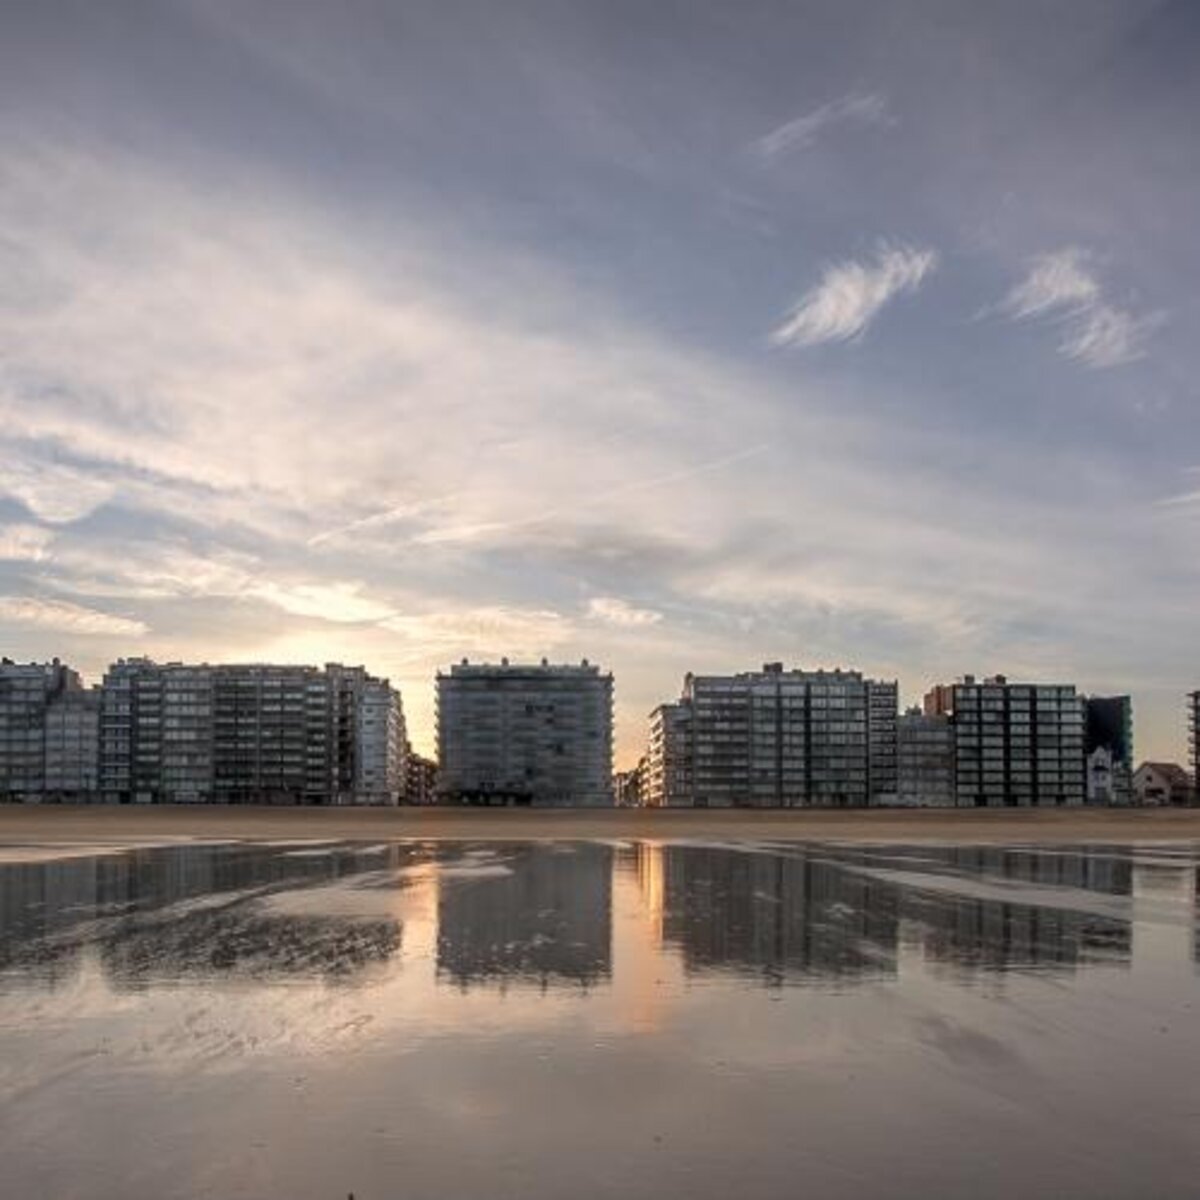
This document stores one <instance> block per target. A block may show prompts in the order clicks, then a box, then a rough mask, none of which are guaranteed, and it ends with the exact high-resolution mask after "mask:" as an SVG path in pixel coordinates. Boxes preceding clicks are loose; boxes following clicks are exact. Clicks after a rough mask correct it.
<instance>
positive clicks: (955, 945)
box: [903, 846, 1133, 971]
mask: <svg viewBox="0 0 1200 1200" xmlns="http://www.w3.org/2000/svg"><path fill="white" fill-rule="evenodd" d="M921 853H922V855H923V856H926V857H932V858H934V859H935V862H936V864H937V866H936V869H937V870H938V872H939V874H944V875H947V876H949V878H951V879H958V880H962V881H963V886H964V891H963V892H959V893H945V892H938V891H931V890H923V889H922V888H921V886H920V881H919V880H914V886H913V887H911V888H906V889H905V897H904V906H903V912H904V917H905V920H906V922H911V923H912V927H913V929H914V932H915V936H917V937H918V938H919V939H920V942H921V945H922V949H923V953H924V957H925V959H926V960H927V961H929V962H934V963H939V964H943V965H948V966H954V967H959V968H977V969H982V970H998V971H1004V970H1022V969H1032V968H1045V967H1063V968H1071V967H1075V966H1080V965H1087V964H1091V963H1100V962H1104V963H1109V964H1112V963H1125V964H1127V963H1128V961H1129V955H1130V950H1131V945H1132V933H1131V925H1130V922H1129V920H1128V919H1126V918H1124V917H1121V916H1115V915H1114V916H1106V915H1104V914H1102V913H1097V912H1091V911H1086V906H1087V898H1086V896H1084V897H1081V898H1079V899H1077V900H1076V901H1075V903H1076V904H1078V905H1079V907H1078V908H1076V907H1072V896H1071V891H1070V890H1067V889H1072V890H1075V891H1077V892H1084V893H1089V892H1090V893H1097V894H1098V895H1100V896H1114V897H1128V896H1129V895H1130V892H1131V890H1132V870H1133V868H1132V859H1131V857H1130V855H1129V853H1128V852H1127V851H1125V852H1110V851H1098V852H1094V853H1089V852H1086V851H1078V850H1055V851H1032V850H1007V849H1004V848H999V847H973V846H972V847H946V848H939V849H937V850H928V849H923V850H922V851H921ZM973 880H984V881H996V882H998V883H999V884H1001V885H1002V886H1004V887H1005V888H1009V889H1011V890H1012V895H1013V899H1012V901H1011V902H1009V901H1005V900H999V899H996V898H988V899H981V898H977V897H972V896H971V894H970V884H971V881H973ZM1054 889H1064V890H1062V891H1061V892H1055V891H1054ZM1023 890H1025V891H1026V896H1025V898H1024V899H1023V898H1022V891H1023Z"/></svg>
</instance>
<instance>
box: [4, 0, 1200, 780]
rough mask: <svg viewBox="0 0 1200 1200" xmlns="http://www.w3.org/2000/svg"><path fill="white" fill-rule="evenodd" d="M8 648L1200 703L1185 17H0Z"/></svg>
mask: <svg viewBox="0 0 1200 1200" xmlns="http://www.w3.org/2000/svg"><path fill="white" fill-rule="evenodd" d="M0 21H2V28H3V36H2V37H0V441H2V443H3V444H2V445H0V645H2V647H3V652H4V653H6V654H9V655H10V656H13V657H16V658H19V659H30V658H36V659H42V658H46V657H49V656H51V655H59V656H60V657H62V658H64V659H65V660H67V661H68V662H70V663H71V664H72V665H75V666H77V667H78V668H79V669H81V670H82V671H83V672H84V674H85V676H87V677H88V678H89V679H91V680H94V681H96V680H98V679H99V678H100V676H101V674H102V673H103V670H104V668H105V666H106V665H107V664H108V663H109V662H111V661H112V660H113V659H115V658H117V657H120V656H128V655H150V656H152V657H155V658H160V659H182V660H184V661H210V662H222V661H225V662H231V661H279V662H316V663H321V662H327V661H340V662H348V663H360V662H361V663H364V664H365V665H366V666H367V667H368V669H370V670H372V671H374V672H375V673H377V674H382V675H386V676H388V677H389V678H390V679H391V680H392V682H393V683H395V684H397V685H398V686H399V687H400V688H401V690H402V693H403V699H404V705H405V710H406V713H407V716H408V721H409V727H410V733H411V736H412V740H413V742H414V744H415V745H416V747H417V749H419V750H422V751H424V752H430V751H432V749H433V745H434V676H435V673H436V671H437V670H438V669H439V668H445V667H447V666H449V665H450V664H452V663H454V662H456V661H458V660H459V659H460V658H462V657H469V658H471V659H472V660H487V659H491V660H496V659H498V658H500V657H501V656H502V655H506V656H508V657H509V658H511V659H513V660H514V661H516V660H522V659H540V658H541V657H543V656H546V657H549V658H550V659H551V660H554V661H563V662H570V661H578V660H580V659H583V658H587V659H589V660H590V661H592V662H598V663H600V664H601V665H602V666H604V667H605V668H606V669H610V670H612V671H613V673H614V676H615V696H616V721H617V763H618V765H619V766H628V765H632V763H633V762H635V761H636V759H637V757H638V754H639V753H640V752H641V749H642V747H643V746H644V742H645V730H646V716H647V714H648V713H649V711H650V710H651V709H652V708H653V707H654V706H655V705H656V704H658V703H660V702H662V701H664V700H667V699H671V698H673V697H674V696H677V695H678V694H679V690H680V687H681V682H682V678H683V675H684V674H685V672H687V671H689V670H691V671H696V672H699V673H717V672H726V671H735V670H747V669H754V668H756V667H758V666H759V665H760V664H761V663H763V662H764V661H775V660H781V661H784V662H786V663H788V664H792V665H802V666H805V667H812V668H816V667H834V666H843V667H853V668H857V669H860V670H862V671H863V672H864V673H866V674H868V675H870V676H873V677H877V678H897V679H899V681H900V686H901V695H902V699H903V700H904V702H906V703H913V702H917V701H919V699H920V697H921V695H922V694H923V692H924V691H925V690H926V689H927V688H928V687H929V686H930V685H932V684H933V683H935V682H939V681H948V680H951V679H953V678H955V677H957V676H960V675H962V674H963V673H966V672H972V673H976V674H990V673H994V672H1002V673H1005V674H1007V675H1008V676H1009V677H1010V678H1014V679H1022V680H1032V681H1043V682H1072V683H1075V684H1077V685H1078V686H1079V687H1080V688H1081V689H1082V690H1084V691H1086V692H1089V693H1094V694H1106V693H1113V692H1125V691H1128V692H1131V693H1132V695H1133V699H1134V716H1135V738H1136V750H1137V753H1138V756H1139V757H1148V758H1167V759H1181V758H1182V757H1183V756H1184V754H1185V747H1186V736H1187V735H1186V727H1185V716H1184V705H1183V694H1184V693H1185V692H1186V691H1187V690H1189V689H1192V688H1195V687H1200V662H1198V661H1197V654H1196V645H1197V638H1198V635H1200V605H1198V603H1197V597H1198V596H1200V556H1198V555H1197V553H1196V551H1197V548H1198V545H1200V388H1198V385H1197V378H1198V371H1200V344H1198V339H1197V337H1196V336H1195V335H1196V331H1197V329H1198V328H1200V321H1198V319H1200V288H1197V286H1196V285H1197V281H1198V279H1200V238H1197V237H1196V232H1195V221H1196V217H1195V214H1196V211H1197V201H1196V197H1197V195H1200V138H1197V137H1196V134H1195V114H1196V113H1197V112H1200V70H1197V69H1196V67H1197V62H1198V61H1200V7H1197V6H1196V5H1194V4H1192V3H1188V2H1187V0H1183V2H1167V3H1159V2H1152V0H1053V2H1051V0H1039V2H1037V3H1034V2H1031V0H1010V2H1008V3H1005V4H1002V5H1000V4H995V5H980V4H970V5H967V4H962V3H960V2H958V0H925V2H916V0H891V2H889V3H887V4H868V3H853V2H851V3H848V2H846V0H830V2H828V3H799V2H796V3H785V2H782V0H744V2H743V3H739V4H730V3H727V2H725V3H716V2H711V3H710V2H708V0H690V2H688V3H682V2H676V0H657V2H656V3H654V4H649V5H648V4H645V3H642V2H638V3H633V2H632V0H553V2H551V0H506V2H505V3H504V4H496V3H495V2H494V0H403V2H390V0H339V2H338V3H336V4H334V3H329V2H327V0H325V2H321V3H316V2H314V0H286V2H283V0H140V2H135V0H108V2H107V3H104V4H96V3H95V2H94V0H77V2H71V0H39V2H38V3H36V4H33V3H27V2H24V0H21V2H17V0H0Z"/></svg>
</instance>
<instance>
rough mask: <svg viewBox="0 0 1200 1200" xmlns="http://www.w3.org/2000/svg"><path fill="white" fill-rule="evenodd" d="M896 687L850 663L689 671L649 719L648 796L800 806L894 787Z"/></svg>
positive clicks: (675, 801)
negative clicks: (676, 694) (825, 667)
mask: <svg viewBox="0 0 1200 1200" xmlns="http://www.w3.org/2000/svg"><path fill="white" fill-rule="evenodd" d="M896 716H897V685H896V684H895V683H879V682H876V681H874V680H869V679H864V678H863V677H862V675H861V674H859V673H858V672H857V671H841V670H837V671H801V670H790V671H785V670H784V669H783V665H782V664H781V663H768V664H766V666H764V667H763V669H762V670H761V671H751V672H743V673H741V674H738V675H688V676H687V678H686V679H685V681H684V690H683V696H682V697H681V699H680V701H679V702H678V703H677V704H669V705H663V706H661V707H660V708H658V709H656V710H655V713H654V715H653V716H652V718H651V722H652V724H651V740H650V749H649V754H648V756H647V760H648V762H647V766H648V777H649V780H650V782H649V785H648V788H647V797H648V799H647V803H649V804H651V805H654V806H656V807H660V806H671V805H695V806H697V807H712V808H731V807H751V808H800V807H814V806H820V807H829V806H844V805H846V806H848V805H865V804H867V803H872V802H874V803H884V802H887V800H888V799H889V798H894V796H895V792H896V782H897V780H896Z"/></svg>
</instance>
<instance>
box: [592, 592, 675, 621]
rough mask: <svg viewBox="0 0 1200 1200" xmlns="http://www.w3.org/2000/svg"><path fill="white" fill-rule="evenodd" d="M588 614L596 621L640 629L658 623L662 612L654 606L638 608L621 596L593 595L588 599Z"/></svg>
mask: <svg viewBox="0 0 1200 1200" xmlns="http://www.w3.org/2000/svg"><path fill="white" fill-rule="evenodd" d="M587 615H588V616H589V617H590V618H591V619H592V620H594V621H603V622H604V623H605V624H607V625H617V626H619V627H621V628H623V629H640V628H643V627H645V626H647V625H656V624H658V622H659V621H661V620H662V616H663V615H662V613H660V612H658V611H656V610H655V609H652V608H638V607H636V606H635V605H633V604H630V603H629V601H628V600H622V599H621V598H620V597H619V596H593V597H592V598H591V599H590V600H589V601H588V606H587Z"/></svg>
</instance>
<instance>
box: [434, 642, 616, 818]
mask: <svg viewBox="0 0 1200 1200" xmlns="http://www.w3.org/2000/svg"><path fill="white" fill-rule="evenodd" d="M612 686H613V680H612V675H610V674H601V672H600V669H599V667H596V666H593V665H590V664H589V663H588V662H586V661H584V662H583V663H582V664H581V665H580V666H557V665H551V664H550V663H548V662H546V661H545V660H543V661H542V663H541V664H540V665H537V666H522V665H518V664H510V663H509V662H508V660H507V659H505V660H503V661H502V662H501V663H500V664H499V665H493V664H474V663H469V662H467V661H466V660H465V659H464V660H463V662H462V663H460V664H458V665H457V666H454V667H452V668H451V669H450V671H449V673H448V674H444V673H441V672H439V673H438V677H437V702H438V713H437V722H438V760H439V767H440V773H439V778H438V791H439V795H440V796H441V798H442V799H443V800H445V801H447V802H449V803H480V804H497V803H498V804H538V805H611V804H612V802H613V798H612V752H613V745H612Z"/></svg>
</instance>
